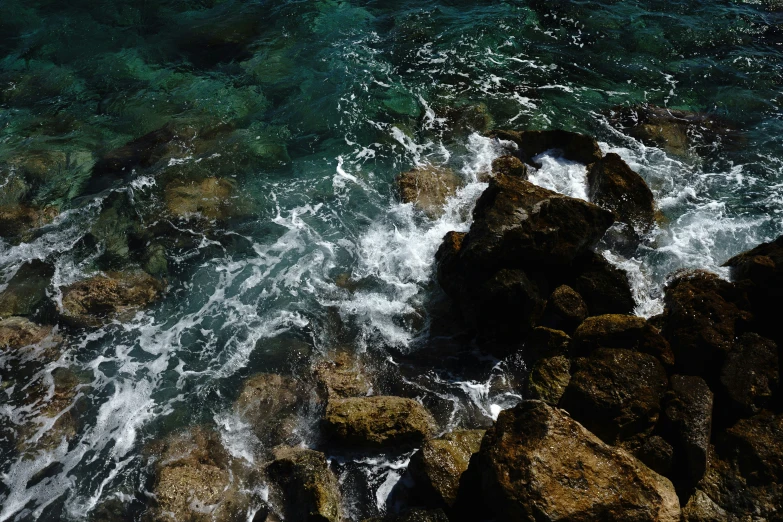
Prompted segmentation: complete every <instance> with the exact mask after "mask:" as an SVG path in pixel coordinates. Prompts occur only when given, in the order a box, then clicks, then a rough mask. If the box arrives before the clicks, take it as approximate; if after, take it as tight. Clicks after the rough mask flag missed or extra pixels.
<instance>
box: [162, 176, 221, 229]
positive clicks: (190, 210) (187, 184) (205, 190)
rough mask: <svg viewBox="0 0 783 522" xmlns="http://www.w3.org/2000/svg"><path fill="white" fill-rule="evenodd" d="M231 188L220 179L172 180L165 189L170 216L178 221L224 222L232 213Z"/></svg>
mask: <svg viewBox="0 0 783 522" xmlns="http://www.w3.org/2000/svg"><path fill="white" fill-rule="evenodd" d="M233 194H234V184H233V183H231V182H230V181H228V180H225V179H222V178H206V179H203V180H201V181H187V180H175V181H172V182H171V183H169V184H168V185H166V189H165V193H164V198H165V200H166V208H167V209H168V211H169V213H170V214H171V215H173V216H175V217H178V218H184V219H187V218H191V217H199V216H200V217H204V218H206V219H225V218H227V217H229V216H231V215H232V214H233V212H234V208H233V202H232V196H233Z"/></svg>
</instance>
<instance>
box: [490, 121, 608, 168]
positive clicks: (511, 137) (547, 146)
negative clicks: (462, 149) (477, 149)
mask: <svg viewBox="0 0 783 522" xmlns="http://www.w3.org/2000/svg"><path fill="white" fill-rule="evenodd" d="M492 134H493V136H494V137H496V138H499V139H501V140H507V141H512V142H514V143H515V144H516V145H517V146H518V147H519V150H518V151H517V154H518V155H519V157H520V159H521V160H522V161H524V162H525V163H528V164H530V165H533V166H534V167H537V168H540V167H541V165H540V164H536V163H535V162H534V161H533V157H535V156H538V155H539V154H541V153H542V152H546V151H548V150H552V149H554V150H557V151H560V152H561V153H562V155H563V157H564V158H566V159H568V160H571V161H576V162H579V163H584V164H585V165H589V164H590V163H593V162H596V161H598V160H599V159H601V157H602V156H603V154H602V153H601V148H600V147H599V146H598V142H597V141H595V140H594V139H593V138H591V137H590V136H586V135H584V134H578V133H576V132H569V131H564V130H559V129H558V130H548V131H503V130H498V131H494V132H493V133H492Z"/></svg>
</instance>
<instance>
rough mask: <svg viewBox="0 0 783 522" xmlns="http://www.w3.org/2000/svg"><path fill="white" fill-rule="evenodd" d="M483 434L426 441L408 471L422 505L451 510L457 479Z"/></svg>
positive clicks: (462, 433) (453, 434)
mask: <svg viewBox="0 0 783 522" xmlns="http://www.w3.org/2000/svg"><path fill="white" fill-rule="evenodd" d="M483 437H484V430H464V431H452V432H451V433H447V434H446V435H443V436H442V437H439V438H437V439H429V440H427V441H426V442H424V444H423V445H422V447H421V449H420V450H419V451H418V452H416V453H415V454H414V455H413V457H411V461H410V464H409V465H408V471H409V472H410V474H411V476H412V477H413V479H414V481H415V483H416V485H415V488H416V495H417V497H418V498H419V499H421V500H422V501H423V503H424V505H428V506H433V507H443V508H452V507H454V504H455V503H456V501H457V492H458V491H459V487H460V478H461V477H462V474H463V473H464V472H465V471H466V470H467V469H468V464H469V463H470V458H471V456H472V455H473V454H474V453H476V452H478V450H479V448H480V447H481V439H482V438H483Z"/></svg>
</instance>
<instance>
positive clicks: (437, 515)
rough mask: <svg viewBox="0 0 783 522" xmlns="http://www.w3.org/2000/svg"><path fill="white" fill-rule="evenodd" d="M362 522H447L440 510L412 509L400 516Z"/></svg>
mask: <svg viewBox="0 0 783 522" xmlns="http://www.w3.org/2000/svg"><path fill="white" fill-rule="evenodd" d="M362 522H449V518H448V517H447V516H446V513H444V512H443V510H442V509H432V510H424V509H412V510H410V511H407V512H405V513H403V514H401V515H387V516H385V517H374V518H366V519H364V520H363V521H362Z"/></svg>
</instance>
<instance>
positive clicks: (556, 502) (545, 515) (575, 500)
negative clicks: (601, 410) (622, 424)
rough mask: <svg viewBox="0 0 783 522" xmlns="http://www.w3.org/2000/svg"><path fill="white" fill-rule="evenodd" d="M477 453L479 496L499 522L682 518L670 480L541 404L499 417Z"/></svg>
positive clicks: (661, 521)
mask: <svg viewBox="0 0 783 522" xmlns="http://www.w3.org/2000/svg"><path fill="white" fill-rule="evenodd" d="M479 456H480V460H479V462H480V469H481V477H482V485H483V488H482V489H483V495H484V497H485V498H486V499H487V504H488V505H489V506H491V508H492V509H493V510H494V512H495V515H496V516H497V517H498V518H499V519H500V520H504V521H508V522H518V521H530V522H533V521H536V522H538V521H544V520H546V521H555V520H574V521H577V520H579V521H587V520H627V521H658V522H664V521H666V522H675V521H679V519H680V506H679V501H678V499H677V495H676V493H675V492H674V488H673V486H672V485H671V483H670V482H669V481H668V480H666V479H665V478H663V477H661V476H660V475H658V474H656V473H654V472H653V471H651V470H649V469H648V468H646V467H645V466H644V465H643V464H641V463H640V462H639V461H638V460H636V459H635V458H633V457H631V456H630V455H628V454H627V453H626V452H624V451H622V450H620V449H617V448H613V447H611V446H609V445H607V444H605V443H603V442H601V441H600V440H599V439H598V438H597V437H595V436H594V435H593V434H592V433H590V432H589V431H587V430H586V429H585V428H583V427H582V426H581V425H580V424H579V423H577V422H576V421H574V420H572V419H571V418H570V417H568V416H567V415H566V414H565V412H563V411H562V410H558V409H556V408H552V407H550V406H548V405H546V404H545V403H543V402H540V401H527V402H523V403H521V404H519V405H518V406H516V407H514V408H512V409H510V410H506V411H504V412H502V413H501V414H500V416H499V417H498V420H497V422H496V423H495V425H494V426H493V427H492V428H490V429H489V431H487V434H486V436H485V438H484V440H483V442H482V444H481V451H480V453H479Z"/></svg>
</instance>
